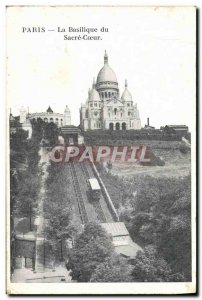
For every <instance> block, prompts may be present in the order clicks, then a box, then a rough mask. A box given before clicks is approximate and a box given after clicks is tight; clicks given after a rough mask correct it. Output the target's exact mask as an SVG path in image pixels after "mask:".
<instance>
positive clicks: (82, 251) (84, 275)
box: [67, 223, 114, 282]
mask: <svg viewBox="0 0 202 300" xmlns="http://www.w3.org/2000/svg"><path fill="white" fill-rule="evenodd" d="M112 253H114V246H113V244H112V240H111V237H110V236H109V235H108V234H107V233H106V231H105V230H104V229H103V228H102V227H101V226H100V225H99V224H96V223H88V224H86V225H85V228H84V231H83V232H82V233H81V234H80V235H79V236H78V237H77V239H76V240H75V244H74V247H73V248H72V251H71V253H70V256H69V262H68V264H67V268H68V269H71V271H72V279H73V280H77V281H79V282H89V281H90V278H91V276H92V274H93V272H94V270H95V269H96V267H97V266H98V265H99V264H100V263H103V262H104V261H105V260H106V259H107V258H108V257H110V256H111V255H112Z"/></svg>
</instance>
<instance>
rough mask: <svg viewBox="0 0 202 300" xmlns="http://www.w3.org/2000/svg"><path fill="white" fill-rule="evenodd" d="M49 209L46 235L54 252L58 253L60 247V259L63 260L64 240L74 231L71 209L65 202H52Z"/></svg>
mask: <svg viewBox="0 0 202 300" xmlns="http://www.w3.org/2000/svg"><path fill="white" fill-rule="evenodd" d="M47 211H48V212H47V213H46V214H45V216H46V219H47V221H48V222H47V225H46V228H45V236H46V238H47V241H48V243H49V245H51V246H52V249H53V251H54V252H56V253H57V249H58V248H60V260H61V261H62V260H64V254H63V247H64V245H63V242H64V241H65V240H66V239H67V238H71V237H72V235H73V233H74V226H73V225H72V222H71V210H70V209H69V208H68V206H67V205H66V203H64V202H60V203H53V202H50V203H49V207H48V210H47ZM58 246H59V247H58Z"/></svg>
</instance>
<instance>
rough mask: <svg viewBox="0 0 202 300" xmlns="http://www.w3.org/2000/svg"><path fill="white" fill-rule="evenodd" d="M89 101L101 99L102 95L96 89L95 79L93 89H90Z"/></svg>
mask: <svg viewBox="0 0 202 300" xmlns="http://www.w3.org/2000/svg"><path fill="white" fill-rule="evenodd" d="M89 101H101V100H100V95H99V94H98V92H97V91H96V89H95V80H93V86H92V89H91V90H90V91H89Z"/></svg>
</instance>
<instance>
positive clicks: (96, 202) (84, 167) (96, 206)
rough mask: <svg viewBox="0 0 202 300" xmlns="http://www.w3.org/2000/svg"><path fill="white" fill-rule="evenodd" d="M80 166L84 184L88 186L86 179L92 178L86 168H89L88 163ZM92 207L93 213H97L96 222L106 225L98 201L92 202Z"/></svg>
mask: <svg viewBox="0 0 202 300" xmlns="http://www.w3.org/2000/svg"><path fill="white" fill-rule="evenodd" d="M80 166H81V169H82V171H83V173H84V175H85V178H86V183H87V184H88V179H89V178H92V176H91V174H90V171H89V169H88V168H91V166H90V163H89V162H85V163H80ZM93 206H94V208H95V211H96V213H97V216H98V220H99V221H100V222H101V223H106V222H107V219H106V217H105V214H104V212H103V209H102V207H101V204H100V201H93Z"/></svg>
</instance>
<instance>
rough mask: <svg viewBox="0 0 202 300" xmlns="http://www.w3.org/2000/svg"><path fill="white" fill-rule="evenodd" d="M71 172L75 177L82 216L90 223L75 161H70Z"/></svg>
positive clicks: (84, 221)
mask: <svg viewBox="0 0 202 300" xmlns="http://www.w3.org/2000/svg"><path fill="white" fill-rule="evenodd" d="M70 172H71V175H72V179H73V186H74V190H75V194H76V199H77V204H78V208H79V213H80V218H81V221H82V223H83V224H85V223H88V215H87V211H86V208H85V204H84V200H83V194H82V192H81V189H80V185H79V180H78V177H77V174H76V170H75V166H74V161H72V162H71V163H70Z"/></svg>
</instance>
